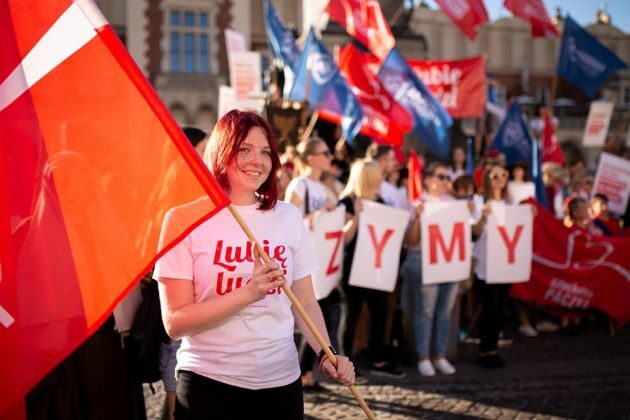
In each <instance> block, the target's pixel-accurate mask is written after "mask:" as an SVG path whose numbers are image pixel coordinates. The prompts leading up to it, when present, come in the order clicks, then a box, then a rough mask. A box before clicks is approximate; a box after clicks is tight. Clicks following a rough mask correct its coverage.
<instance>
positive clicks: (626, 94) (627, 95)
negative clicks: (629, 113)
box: [623, 87, 630, 104]
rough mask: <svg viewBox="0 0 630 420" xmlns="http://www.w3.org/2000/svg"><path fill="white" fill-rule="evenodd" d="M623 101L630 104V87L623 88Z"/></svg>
mask: <svg viewBox="0 0 630 420" xmlns="http://www.w3.org/2000/svg"><path fill="white" fill-rule="evenodd" d="M623 103H624V104H630V87H625V88H623Z"/></svg>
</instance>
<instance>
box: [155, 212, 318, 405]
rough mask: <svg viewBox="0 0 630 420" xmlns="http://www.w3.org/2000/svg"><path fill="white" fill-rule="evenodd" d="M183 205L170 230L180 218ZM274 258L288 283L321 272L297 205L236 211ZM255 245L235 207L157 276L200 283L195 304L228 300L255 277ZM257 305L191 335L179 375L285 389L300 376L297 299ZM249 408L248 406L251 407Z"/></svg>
mask: <svg viewBox="0 0 630 420" xmlns="http://www.w3.org/2000/svg"><path fill="white" fill-rule="evenodd" d="M185 207H186V206H181V207H177V208H175V209H173V210H171V211H169V213H168V214H167V216H166V218H165V222H164V223H165V226H167V224H168V223H176V222H170V220H171V219H173V220H175V218H176V215H177V212H178V211H186V208H185ZM234 207H235V208H236V209H237V211H238V212H239V214H240V215H241V217H242V218H243V220H244V221H245V223H246V224H247V225H248V226H249V228H250V229H251V230H252V232H253V234H254V236H255V237H256V238H257V239H258V240H259V241H261V245H262V246H263V248H265V250H266V251H267V253H268V255H269V256H270V257H271V258H272V259H273V260H275V261H276V262H277V263H278V264H280V266H281V267H282V268H283V269H284V270H285V276H286V279H287V285H288V286H291V285H292V283H293V281H295V280H298V279H302V278H304V277H306V276H308V275H310V274H312V273H313V272H315V271H316V270H317V269H318V263H317V260H316V258H315V253H314V252H313V249H312V246H311V243H310V241H309V237H308V233H307V231H306V228H305V226H304V223H303V221H302V217H301V215H300V212H299V211H298V210H297V209H296V208H295V206H293V205H291V204H288V203H284V202H282V201H279V202H278V203H277V204H276V206H275V208H274V209H273V210H269V211H266V212H261V211H259V210H257V207H258V204H255V205H251V206H234ZM253 268H254V263H253V258H252V249H251V245H250V243H249V241H248V239H247V236H245V233H244V232H243V231H242V230H241V228H240V227H239V225H238V224H237V223H236V221H235V220H234V218H233V217H232V215H231V214H230V212H229V210H228V209H223V210H221V211H219V212H218V213H217V214H216V215H215V216H213V217H212V218H210V219H209V220H208V221H206V222H204V223H203V224H201V225H199V226H198V227H197V228H195V229H194V230H193V231H192V232H191V233H190V234H189V235H188V236H186V237H185V238H184V239H183V240H182V241H181V242H180V243H179V244H177V245H176V246H175V247H173V248H172V249H171V250H169V251H168V252H167V253H166V254H164V256H163V257H162V258H161V259H160V260H159V261H158V262H157V265H156V267H155V272H154V275H153V276H154V278H156V279H157V278H158V277H167V278H175V279H183V280H190V281H192V282H193V288H194V300H195V302H201V301H205V300H213V299H221V297H222V296H224V295H225V294H226V293H229V292H231V291H232V290H235V289H236V288H239V287H243V286H245V285H246V283H247V281H248V280H249V279H251V275H252V272H253ZM273 292H274V293H273V294H268V295H267V296H266V297H265V298H264V299H262V300H260V301H257V302H255V303H252V304H251V305H249V306H247V307H246V308H244V309H242V310H240V311H239V312H238V313H236V314H234V315H232V316H231V317H229V318H228V319H226V320H225V321H224V322H223V323H222V324H221V325H219V326H217V327H214V328H211V329H208V330H206V331H204V332H202V333H199V334H197V335H193V336H190V337H184V338H183V339H182V345H181V347H180V349H179V352H178V353H177V367H176V371H179V370H182V369H183V370H189V371H192V372H195V373H197V374H199V375H203V376H206V377H208V378H211V379H214V380H216V381H219V382H223V383H226V384H229V385H234V386H238V387H241V388H247V389H263V388H272V387H279V386H284V385H287V384H290V383H292V382H293V381H295V380H297V378H299V376H300V368H299V364H298V354H297V350H296V347H295V344H294V341H293V329H294V325H295V321H294V318H293V314H292V312H291V301H290V300H289V299H288V298H287V297H286V295H285V294H284V292H282V290H281V289H279V290H278V289H274V290H273ZM245 403H246V402H245Z"/></svg>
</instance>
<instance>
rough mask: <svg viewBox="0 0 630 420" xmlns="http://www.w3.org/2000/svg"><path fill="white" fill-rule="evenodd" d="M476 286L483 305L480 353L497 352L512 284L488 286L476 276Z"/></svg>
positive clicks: (480, 321) (480, 322)
mask: <svg viewBox="0 0 630 420" xmlns="http://www.w3.org/2000/svg"><path fill="white" fill-rule="evenodd" d="M474 286H475V291H476V293H477V299H478V301H479V303H480V304H481V313H480V315H479V352H480V353H486V352H491V351H496V350H497V345H498V342H499V333H500V332H501V330H502V329H503V318H504V313H505V305H506V303H507V298H508V295H509V294H510V286H511V284H487V283H486V282H485V281H483V280H480V279H479V278H477V276H475V282H474Z"/></svg>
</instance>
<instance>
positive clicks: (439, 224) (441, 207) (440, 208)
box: [420, 201, 471, 284]
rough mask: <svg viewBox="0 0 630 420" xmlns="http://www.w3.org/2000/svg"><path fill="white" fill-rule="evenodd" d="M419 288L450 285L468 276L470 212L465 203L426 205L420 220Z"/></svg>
mask: <svg viewBox="0 0 630 420" xmlns="http://www.w3.org/2000/svg"><path fill="white" fill-rule="evenodd" d="M420 238H421V246H422V284H439V283H450V282H456V281H461V280H464V279H467V278H468V276H469V275H470V254H471V243H470V241H471V234H470V210H469V209H468V205H467V203H466V202H465V201H440V202H434V203H426V204H425V205H424V211H423V212H422V219H421V220H420Z"/></svg>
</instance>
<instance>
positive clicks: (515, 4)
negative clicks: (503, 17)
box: [503, 0, 560, 38]
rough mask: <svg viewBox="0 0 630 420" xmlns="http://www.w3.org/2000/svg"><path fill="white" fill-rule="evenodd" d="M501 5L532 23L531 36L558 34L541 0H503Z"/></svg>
mask: <svg viewBox="0 0 630 420" xmlns="http://www.w3.org/2000/svg"><path fill="white" fill-rule="evenodd" d="M503 7H505V8H506V9H508V10H509V11H510V12H512V13H513V14H514V16H518V17H520V18H521V19H524V20H526V21H528V22H529V23H530V24H531V25H532V38H536V37H552V36H560V33H559V32H558V30H557V29H556V26H555V25H554V24H553V23H552V22H551V18H550V17H549V14H548V13H547V9H545V5H544V4H543V2H542V0H527V1H523V0H505V2H504V3H503Z"/></svg>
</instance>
